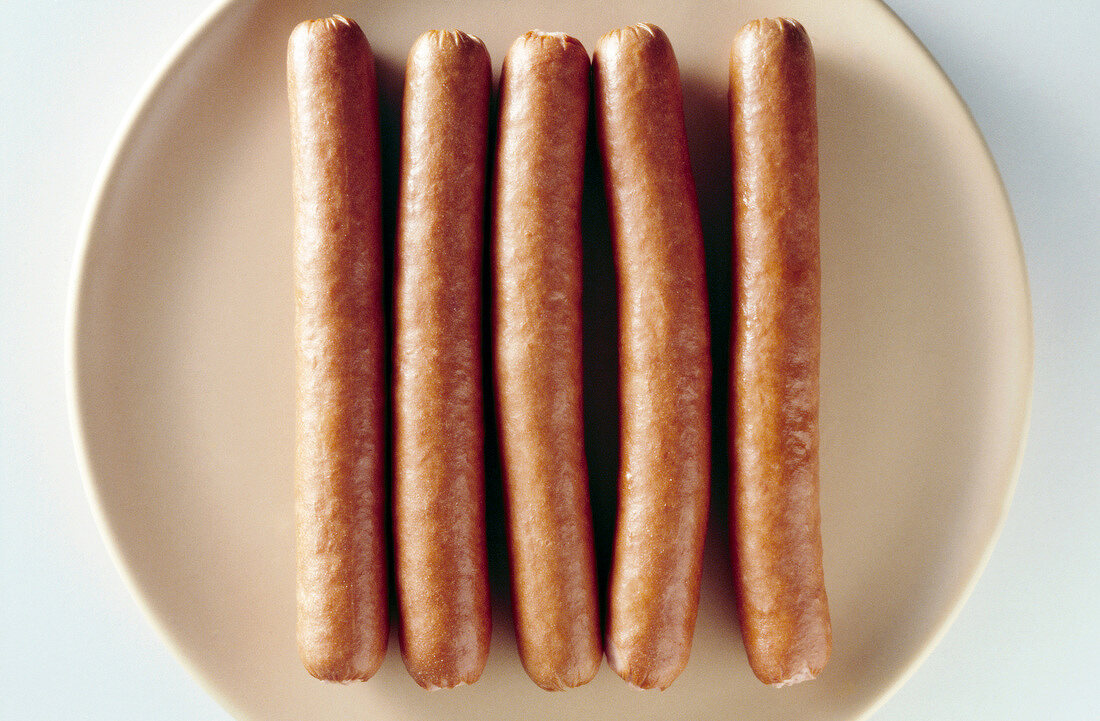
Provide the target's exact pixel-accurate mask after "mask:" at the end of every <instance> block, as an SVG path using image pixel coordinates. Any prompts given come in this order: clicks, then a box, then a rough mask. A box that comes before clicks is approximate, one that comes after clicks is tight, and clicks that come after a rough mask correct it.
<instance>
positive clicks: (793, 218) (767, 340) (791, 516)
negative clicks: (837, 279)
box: [730, 20, 832, 686]
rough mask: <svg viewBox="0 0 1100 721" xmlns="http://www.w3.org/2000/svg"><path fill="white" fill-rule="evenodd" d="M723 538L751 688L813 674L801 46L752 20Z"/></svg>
mask: <svg viewBox="0 0 1100 721" xmlns="http://www.w3.org/2000/svg"><path fill="white" fill-rule="evenodd" d="M730 118H731V139H732V149H733V183H734V188H733V197H734V199H735V202H734V208H733V217H734V241H733V244H734V279H735V283H734V286H735V298H734V304H733V305H734V331H733V343H732V355H731V358H732V362H731V365H732V368H733V371H732V375H733V377H732V382H731V384H730V386H731V390H732V394H733V398H732V399H731V409H732V413H733V419H732V423H731V429H732V431H731V433H732V445H733V456H734V458H733V461H734V463H733V489H732V492H731V494H730V496H731V502H732V505H733V508H732V523H731V524H730V525H731V529H732V534H731V535H732V544H733V557H734V559H735V576H736V579H737V584H736V585H737V590H738V606H739V612H740V619H741V629H742V635H743V637H744V640H745V649H746V652H747V653H748V657H749V663H750V665H751V666H752V669H753V671H754V672H755V673H756V675H757V676H758V677H759V678H760V680H761V681H763V682H764V683H767V684H772V685H777V686H785V685H788V684H792V683H797V682H799V681H805V680H807V679H811V678H814V677H815V676H816V675H817V674H818V673H819V672H820V671H821V669H822V667H823V666H824V665H825V662H826V660H827V659H828V657H829V652H830V649H831V646H832V631H831V625H830V621H829V606H828V600H827V598H826V595H825V584H824V572H823V570H822V549H821V512H820V508H819V501H818V493H819V491H818V365H819V360H820V355H821V341H820V333H821V330H820V327H821V309H820V259H819V250H818V178H817V173H818V169H817V116H816V100H815V90H814V57H813V51H812V49H811V47H810V40H809V37H808V36H807V34H806V31H805V30H804V29H803V27H802V26H801V25H799V24H798V23H797V22H794V21H792V20H757V21H754V22H751V23H749V24H748V25H746V26H745V27H744V28H742V29H741V30H740V32H739V33H738V34H737V36H736V38H735V39H734V42H733V50H732V53H731V56H730Z"/></svg>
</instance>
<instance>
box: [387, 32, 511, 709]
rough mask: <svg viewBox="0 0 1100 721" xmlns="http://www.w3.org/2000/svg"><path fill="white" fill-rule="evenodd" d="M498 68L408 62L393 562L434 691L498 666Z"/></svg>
mask: <svg viewBox="0 0 1100 721" xmlns="http://www.w3.org/2000/svg"><path fill="white" fill-rule="evenodd" d="M490 83H491V69H490V66H489V54H488V52H487V51H486V49H485V45H484V44H483V43H482V42H481V41H480V40H478V39H477V38H474V37H471V36H469V35H467V34H465V33H462V32H459V31H449V32H443V31H433V32H429V33H425V34H424V35H422V36H421V37H420V38H419V39H418V40H417V41H416V43H415V44H414V45H413V48H412V50H411V52H410V54H409V59H408V64H407V67H406V82H405V98H404V110H403V123H402V139H401V146H402V147H401V168H400V187H399V198H398V218H397V241H396V257H395V278H394V294H395V297H394V381H393V382H394V388H393V392H394V415H393V419H394V424H393V443H394V490H393V494H394V501H393V512H394V518H393V521H394V553H395V567H396V568H395V570H396V583H397V596H398V604H399V607H400V611H401V648H402V653H403V656H404V660H405V665H406V667H407V668H408V670H409V673H410V674H411V675H412V677H413V678H414V679H415V680H416V682H417V683H419V684H420V685H421V686H424V687H426V688H447V687H453V686H458V685H463V684H469V683H473V682H474V681H476V680H477V679H478V677H479V676H480V675H481V672H482V670H483V669H484V666H485V663H486V659H487V657H488V653H489V636H490V624H491V621H490V612H489V584H488V573H487V569H486V545H485V489H484V467H483V466H484V463H483V458H484V447H483V446H484V430H483V419H482V394H481V340H480V337H481V262H482V248H483V232H484V231H483V228H482V218H483V215H484V209H483V205H484V194H485V169H486V168H485V164H486V144H487V132H488V114H489V91H490V87H489V86H490Z"/></svg>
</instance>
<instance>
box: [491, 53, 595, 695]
mask: <svg viewBox="0 0 1100 721" xmlns="http://www.w3.org/2000/svg"><path fill="white" fill-rule="evenodd" d="M588 72H589V62H588V53H587V51H585V49H584V46H583V45H581V43H580V42H579V41H578V40H576V39H574V38H571V37H569V36H567V35H564V34H562V33H544V32H529V33H527V34H526V35H524V36H522V37H521V38H519V39H518V40H517V41H516V42H515V43H514V44H513V45H512V47H511V49H510V50H509V52H508V55H507V57H506V58H505V60H504V66H503V70H502V73H501V96H500V133H499V143H498V152H497V166H496V167H497V173H496V186H495V194H494V214H493V215H494V217H493V276H494V281H495V293H494V303H493V318H494V338H493V347H494V356H495V361H496V363H495V371H496V379H497V405H498V409H499V414H500V439H501V452H502V456H503V466H504V489H505V498H506V502H507V510H508V532H509V533H508V536H509V549H510V552H511V562H512V581H513V583H512V595H513V605H514V609H515V623H516V637H517V640H518V643H519V652H520V658H521V659H522V661H523V665H524V668H525V669H526V670H527V673H528V675H530V677H531V678H532V680H534V681H535V683H537V684H538V685H539V686H541V687H542V688H544V689H547V690H551V691H552V690H560V689H564V688H570V687H574V686H579V685H581V684H584V683H587V682H588V681H590V680H591V679H592V677H593V676H594V675H595V674H596V671H597V670H598V669H599V664H600V661H601V659H602V658H603V648H602V645H601V642H600V617H599V595H598V591H597V584H596V569H595V554H594V550H593V543H592V519H591V510H590V507H589V501H588V472H587V466H586V462H585V456H584V428H583V407H582V392H581V386H582V373H581V308H580V306H581V228H580V219H581V215H580V213H581V194H582V190H583V175H584V149H585V135H586V132H587V117H588Z"/></svg>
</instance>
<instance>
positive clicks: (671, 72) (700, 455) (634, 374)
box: [593, 24, 711, 688]
mask: <svg viewBox="0 0 1100 721" xmlns="http://www.w3.org/2000/svg"><path fill="white" fill-rule="evenodd" d="M593 62H594V66H595V87H596V91H595V103H596V114H597V115H596V118H597V127H598V133H599V139H600V147H601V150H602V153H603V162H604V173H605V181H606V186H607V196H608V204H609V211H610V219H611V231H612V242H613V244H614V253H615V265H616V273H617V276H618V283H619V291H618V292H619V327H620V337H619V354H620V381H619V384H620V402H621V434H622V437H621V468H620V473H619V506H618V518H617V526H616V533H615V543H614V549H613V557H612V565H611V579H610V591H609V613H608V631H607V657H608V662H609V663H610V665H611V667H612V668H613V669H614V670H615V671H616V672H617V673H618V674H619V675H621V676H622V677H623V678H624V679H626V680H627V681H629V682H631V683H633V684H634V685H636V686H639V687H641V688H654V687H656V688H667V687H668V686H669V685H670V684H671V683H672V682H673V680H674V679H675V678H676V677H677V676H678V675H679V674H680V672H681V671H682V670H683V668H684V666H685V665H686V664H687V661H688V657H689V655H690V652H691V643H692V635H693V633H694V628H695V618H696V614H697V611H698V603H699V580H700V572H701V565H702V556H703V537H704V534H705V531H706V520H707V502H708V498H709V474H710V374H711V366H710V356H709V352H710V337H709V336H710V330H709V323H708V318H707V298H706V279H705V276H704V268H703V239H702V231H701V229H700V222H699V212H698V205H697V200H696V194H695V184H694V180H693V179H692V175H691V165H690V160H689V158H688V149H687V140H686V134H685V128H684V115H683V99H682V94H681V89H680V76H679V69H678V67H677V63H676V58H675V55H674V53H673V51H672V47H671V45H670V43H669V41H668V38H667V37H666V35H665V34H664V32H662V31H661V30H660V29H659V28H657V27H655V26H653V25H647V24H643V25H634V26H631V27H627V28H622V29H620V30H615V31H613V32H611V33H609V34H607V35H605V36H603V37H602V38H601V39H600V40H599V42H598V43H597V45H596V50H595V53H594V56H593Z"/></svg>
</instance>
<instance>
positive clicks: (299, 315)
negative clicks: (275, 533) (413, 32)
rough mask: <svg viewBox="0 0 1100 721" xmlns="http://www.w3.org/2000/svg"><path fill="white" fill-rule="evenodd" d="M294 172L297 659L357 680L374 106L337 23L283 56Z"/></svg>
mask: <svg viewBox="0 0 1100 721" xmlns="http://www.w3.org/2000/svg"><path fill="white" fill-rule="evenodd" d="M287 68H288V73H287V75H288V90H289V97H290V117H291V138H292V146H293V165H294V221H295V222H294V299H295V325H294V338H295V349H296V363H295V365H296V375H297V384H296V385H297V393H296V398H297V400H296V407H297V421H296V424H297V431H296V451H295V467H296V472H295V514H296V526H297V589H298V590H297V597H298V601H297V605H298V649H299V652H300V654H301V657H302V661H303V663H304V664H305V666H306V668H307V669H308V670H309V672H310V673H311V674H313V675H314V676H316V677H317V678H320V679H325V680H329V681H351V680H355V679H367V678H370V677H371V675H373V674H374V672H375V671H376V670H377V669H378V666H379V665H380V664H381V663H382V659H383V657H384V656H385V652H386V641H387V638H388V636H389V627H388V617H387V611H388V604H387V591H386V546H385V528H386V512H385V495H386V493H385V479H384V477H383V473H384V471H383V468H384V461H385V455H384V454H385V386H384V383H385V378H384V352H385V350H384V348H385V339H384V337H383V335H384V330H383V329H384V319H383V315H382V255H381V215H380V213H381V211H380V189H379V185H380V174H379V148H378V107H377V98H376V89H375V77H374V60H373V57H372V55H371V49H370V45H369V44H368V43H367V40H366V38H365V37H363V33H362V31H361V30H360V29H359V27H358V26H357V25H356V24H355V23H354V22H351V21H349V20H347V19H345V18H342V17H340V16H335V17H331V18H326V19H323V20H312V21H307V22H304V23H301V24H300V25H298V26H297V27H296V28H295V29H294V32H293V33H292V34H291V36H290V41H289V45H288V51H287Z"/></svg>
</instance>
